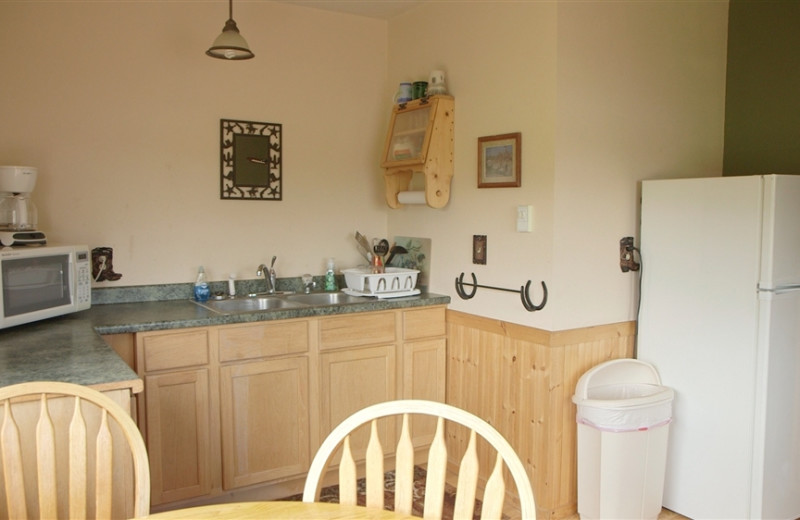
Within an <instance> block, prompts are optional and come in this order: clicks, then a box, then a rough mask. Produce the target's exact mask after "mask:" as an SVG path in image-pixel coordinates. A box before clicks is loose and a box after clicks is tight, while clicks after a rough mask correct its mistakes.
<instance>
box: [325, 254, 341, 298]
mask: <svg viewBox="0 0 800 520" xmlns="http://www.w3.org/2000/svg"><path fill="white" fill-rule="evenodd" d="M325 290H326V291H328V292H335V291H338V290H339V287H338V286H337V285H336V263H335V262H334V259H333V258H328V270H327V271H325Z"/></svg>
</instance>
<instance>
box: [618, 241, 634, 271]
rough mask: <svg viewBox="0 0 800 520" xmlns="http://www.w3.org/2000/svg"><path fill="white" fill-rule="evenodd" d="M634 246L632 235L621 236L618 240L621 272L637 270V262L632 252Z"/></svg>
mask: <svg viewBox="0 0 800 520" xmlns="http://www.w3.org/2000/svg"><path fill="white" fill-rule="evenodd" d="M635 250H636V248H635V247H634V245H633V237H622V238H621V239H620V241H619V268H620V269H622V272H623V273H627V272H628V271H638V270H639V264H638V263H637V262H636V260H634V258H633V253H634V251H635Z"/></svg>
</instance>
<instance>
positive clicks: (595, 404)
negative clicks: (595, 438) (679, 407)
mask: <svg viewBox="0 0 800 520" xmlns="http://www.w3.org/2000/svg"><path fill="white" fill-rule="evenodd" d="M674 397H675V391H674V390H673V389H672V388H669V387H666V386H661V385H651V384H643V383H622V384H613V385H603V386H593V387H591V388H588V389H586V391H585V392H584V394H583V395H579V394H578V392H576V393H575V395H574V396H573V397H572V402H574V403H575V404H577V405H578V408H579V410H578V413H582V412H581V409H582V408H586V407H589V408H602V409H605V410H616V411H626V410H627V411H630V410H635V409H639V408H652V407H654V406H658V405H660V404H662V403H669V402H671V401H672V400H673V398H674Z"/></svg>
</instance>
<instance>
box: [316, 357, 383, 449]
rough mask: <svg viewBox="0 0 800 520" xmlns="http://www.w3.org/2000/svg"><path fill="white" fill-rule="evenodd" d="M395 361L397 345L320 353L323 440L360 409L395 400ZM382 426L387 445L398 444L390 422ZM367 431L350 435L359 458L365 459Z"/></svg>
mask: <svg viewBox="0 0 800 520" xmlns="http://www.w3.org/2000/svg"><path fill="white" fill-rule="evenodd" d="M395 360H396V354H395V346H394V345H384V346H378V347H366V348H364V347H362V348H357V349H342V350H333V351H330V352H325V353H323V354H322V355H321V356H320V365H321V367H320V368H321V370H320V372H321V379H322V388H321V391H320V400H321V412H322V417H321V421H320V426H321V428H322V431H320V438H323V439H324V438H325V437H326V436H327V435H328V433H330V431H331V430H333V428H335V427H336V426H337V425H338V424H339V423H340V422H342V421H343V420H345V419H346V418H347V417H349V416H350V415H351V414H353V413H354V412H356V411H358V410H360V409H361V408H364V407H366V406H369V405H371V404H375V403H378V402H382V401H391V400H394V399H396V393H395V392H396V389H395V366H396V361H395ZM380 427H381V428H382V431H381V432H380V434H381V439H386V442H385V445H386V446H393V445H395V444H396V442H395V432H394V429H393V428H389V422H388V421H385V422H383V423H381V426H380ZM367 434H368V432H367V431H366V429H364V430H363V431H359V432H357V433H355V434H353V435H352V436H351V438H350V445H351V449H352V450H353V456H354V457H355V458H356V460H362V459H364V458H365V454H366V447H367V441H368V440H369V439H368V435H367Z"/></svg>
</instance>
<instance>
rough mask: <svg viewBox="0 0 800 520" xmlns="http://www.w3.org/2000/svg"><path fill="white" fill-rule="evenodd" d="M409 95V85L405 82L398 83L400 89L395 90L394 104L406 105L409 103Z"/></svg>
mask: <svg viewBox="0 0 800 520" xmlns="http://www.w3.org/2000/svg"><path fill="white" fill-rule="evenodd" d="M411 93H412V89H411V83H409V82H406V81H404V82H402V83H400V87H399V88H398V89H397V93H396V94H395V95H394V102H395V103H408V102H409V101H411Z"/></svg>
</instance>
